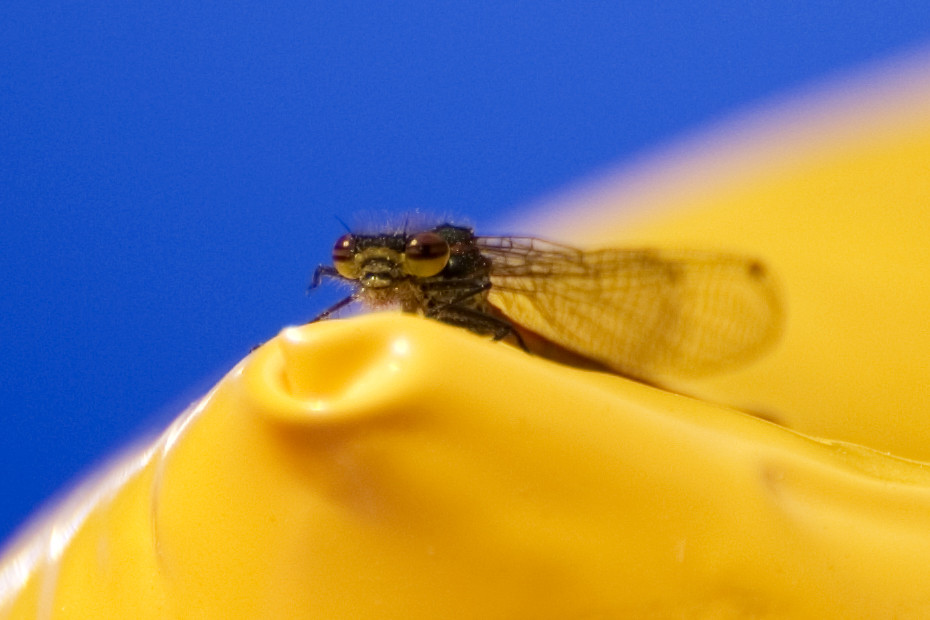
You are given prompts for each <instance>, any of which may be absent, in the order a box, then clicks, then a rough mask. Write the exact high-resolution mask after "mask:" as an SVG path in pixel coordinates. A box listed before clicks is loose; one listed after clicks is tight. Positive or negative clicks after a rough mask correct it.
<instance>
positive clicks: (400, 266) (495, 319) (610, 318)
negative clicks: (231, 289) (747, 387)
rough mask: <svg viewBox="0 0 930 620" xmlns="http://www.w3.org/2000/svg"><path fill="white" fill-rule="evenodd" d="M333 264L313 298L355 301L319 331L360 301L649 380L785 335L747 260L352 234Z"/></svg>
mask: <svg viewBox="0 0 930 620" xmlns="http://www.w3.org/2000/svg"><path fill="white" fill-rule="evenodd" d="M332 261H333V262H332V265H320V266H319V267H318V268H317V269H316V271H315V272H314V274H313V280H312V282H311V285H310V288H311V289H312V288H315V287H316V286H318V285H319V284H320V283H321V282H322V280H323V279H324V278H334V279H337V280H341V281H344V282H348V283H350V284H351V285H352V286H353V287H354V291H353V292H352V293H351V294H350V295H349V296H348V297H346V298H344V299H342V300H341V301H339V302H338V303H336V304H335V305H333V306H332V307H330V308H328V309H327V310H325V311H324V312H322V313H321V314H320V315H319V316H317V317H316V318H315V319H314V321H318V320H321V319H325V318H327V317H330V316H331V315H333V314H335V313H337V312H338V311H339V310H341V309H342V308H344V307H346V306H348V305H350V304H352V303H353V302H360V303H362V304H363V305H365V306H367V307H370V308H384V307H398V308H400V309H401V310H403V311H404V312H411V313H417V314H420V315H423V316H426V317H429V318H432V319H436V320H439V321H442V322H443V323H448V324H450V325H456V326H460V327H464V328H466V329H469V330H471V331H472V332H476V333H478V334H486V335H491V336H493V337H494V338H495V339H501V338H506V337H512V338H513V339H514V340H516V342H517V343H518V344H519V345H520V346H522V347H523V348H524V349H527V350H532V351H533V352H542V354H544V355H547V356H548V357H562V356H561V355H551V354H550V353H551V351H552V350H553V349H556V350H558V351H560V352H565V353H566V354H568V355H570V356H572V357H573V359H580V360H583V361H587V362H589V363H588V364H581V365H591V366H595V367H603V368H607V369H610V370H612V371H614V372H617V373H620V374H623V375H627V376H632V377H638V378H646V379H647V378H650V377H656V376H678V377H686V376H696V375H703V374H708V373H712V372H716V371H719V370H724V369H727V368H730V367H735V366H738V365H741V364H743V363H745V362H747V361H749V360H751V359H752V358H754V357H756V356H758V355H759V354H760V353H761V352H762V351H764V350H765V349H766V348H767V347H768V345H769V344H771V343H772V342H773V341H774V340H775V338H776V336H777V335H778V333H779V331H780V325H781V306H780V301H779V296H778V293H777V289H776V286H775V284H774V282H773V281H772V278H771V276H770V275H769V273H768V271H767V269H766V268H765V266H764V265H763V264H762V263H761V262H759V261H758V260H755V259H752V258H748V257H744V256H739V255H730V254H724V253H715V252H695V251H666V250H656V249H604V250H592V251H584V250H579V249H575V248H572V247H569V246H566V245H561V244H558V243H553V242H550V241H544V240H542V239H537V238H534V237H515V236H500V237H491V236H488V237H486V236H476V235H475V234H474V232H473V230H472V229H471V228H467V227H464V226H456V225H453V224H442V225H440V226H435V227H432V228H427V229H423V230H417V231H412V232H408V231H407V230H400V231H393V232H384V233H379V234H358V235H356V234H351V233H349V234H345V235H343V236H341V237H340V238H339V239H338V240H337V241H336V244H335V246H334V247H333V254H332ZM526 343H531V344H532V348H530V347H527V344H526Z"/></svg>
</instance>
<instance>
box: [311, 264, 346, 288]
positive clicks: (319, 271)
mask: <svg viewBox="0 0 930 620" xmlns="http://www.w3.org/2000/svg"><path fill="white" fill-rule="evenodd" d="M323 278H342V276H341V275H340V274H339V272H338V271H336V268H335V267H333V266H332V265H320V266H318V267H317V268H316V269H315V270H314V272H313V278H311V280H310V286H308V287H307V292H308V293H309V292H310V291H312V290H313V289H315V288H316V287H318V286H319V285H320V284H321V283H322V282H323Z"/></svg>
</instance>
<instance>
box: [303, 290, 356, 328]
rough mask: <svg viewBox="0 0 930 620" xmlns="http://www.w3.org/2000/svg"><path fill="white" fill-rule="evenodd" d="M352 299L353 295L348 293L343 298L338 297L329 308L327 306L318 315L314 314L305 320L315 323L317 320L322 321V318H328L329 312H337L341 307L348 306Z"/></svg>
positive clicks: (353, 299) (353, 298)
mask: <svg viewBox="0 0 930 620" xmlns="http://www.w3.org/2000/svg"><path fill="white" fill-rule="evenodd" d="M353 301H355V295H349V296H348V297H346V298H345V299H340V300H339V301H337V302H336V303H334V304H333V305H332V306H330V307H329V308H327V309H326V310H324V311H323V312H321V313H319V314H318V315H316V316H315V317H314V318H312V319H310V320H309V321H307V322H308V323H316V322H317V321H322V320H323V319H325V318H328V317H329V316H330V315H331V314H333V313H334V312H338V311H339V310H341V309H342V308H345V307H346V306H348V305H349V304H350V303H352V302H353Z"/></svg>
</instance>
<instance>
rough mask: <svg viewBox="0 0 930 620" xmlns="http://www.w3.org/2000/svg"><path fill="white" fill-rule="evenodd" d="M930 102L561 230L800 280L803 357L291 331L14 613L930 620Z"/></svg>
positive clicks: (423, 325)
mask: <svg viewBox="0 0 930 620" xmlns="http://www.w3.org/2000/svg"><path fill="white" fill-rule="evenodd" d="M921 80H922V81H921ZM906 84H907V88H908V89H909V90H908V92H909V93H910V94H913V92H914V90H915V89H916V90H920V89H921V88H923V90H921V91H920V93H921V96H920V97H916V96H915V97H913V98H908V97H903V96H900V92H899V91H898V90H894V89H893V88H892V87H891V86H889V87H888V90H889V92H886V94H885V96H886V98H885V99H883V100H882V106H883V107H882V106H877V105H868V106H865V111H863V112H861V113H860V115H859V116H856V115H855V114H852V116H851V117H850V118H845V119H844V117H843V115H842V114H840V113H836V114H833V115H826V117H825V120H822V122H808V121H809V120H810V119H807V118H806V117H805V118H801V119H800V121H799V120H798V119H794V120H793V121H792V122H793V123H794V124H792V122H788V120H792V119H788V120H784V119H782V121H780V125H779V127H780V128H781V130H780V131H778V132H774V131H770V132H769V133H768V134H766V133H765V132H764V131H761V130H759V131H756V129H753V131H756V133H753V131H749V132H748V134H749V138H747V139H746V144H754V148H755V150H754V151H752V152H758V151H760V150H765V151H766V152H768V150H769V149H767V147H768V146H769V143H768V142H765V141H764V140H763V137H765V136H766V135H768V136H769V139H771V140H772V142H771V146H772V149H770V150H773V151H775V155H780V157H777V156H775V155H771V154H769V155H767V156H765V157H761V158H759V159H758V161H753V160H751V158H749V157H748V156H747V155H746V152H747V151H745V150H743V151H741V150H740V149H744V148H749V147H745V145H740V144H724V145H723V146H721V145H720V144H718V145H717V146H716V147H715V148H716V150H715V149H714V148H708V149H704V150H702V149H701V148H699V147H700V145H698V146H697V147H693V149H694V150H693V151H692V153H696V154H694V155H693V156H692V157H691V159H688V158H684V159H681V160H676V161H674V162H664V163H660V164H659V165H658V166H657V167H656V168H655V169H653V170H652V171H651V172H650V174H653V175H658V176H655V177H654V178H651V179H649V180H648V181H649V182H648V183H646V185H648V186H650V187H654V188H656V189H654V190H650V191H649V192H640V193H638V194H637V193H636V191H634V190H636V187H637V184H636V182H635V181H636V180H635V179H634V180H633V181H634V182H628V183H626V184H625V185H624V184H621V186H620V187H621V188H626V189H621V190H616V189H614V190H610V191H606V190H605V191H603V192H602V193H601V194H599V195H597V196H594V197H592V196H591V195H588V196H585V197H583V199H582V198H576V199H575V200H576V202H575V203H573V202H572V200H566V201H565V202H563V203H562V204H563V205H582V204H583V205H585V206H586V208H589V209H593V208H599V209H603V210H602V211H600V215H599V216H598V218H599V219H597V220H596V221H595V223H596V224H598V226H597V229H596V230H594V229H593V225H592V230H590V231H589V232H588V233H586V234H585V233H584V231H582V230H580V229H581V228H583V223H584V222H585V221H587V219H586V218H579V216H578V214H577V212H573V213H571V214H569V215H570V219H571V220H572V221H574V222H576V224H577V223H578V222H579V221H581V223H580V224H578V225H576V228H577V229H579V230H577V231H576V233H573V234H572V236H571V237H569V236H567V234H568V233H566V232H565V231H566V230H567V228H566V227H565V226H562V227H561V230H562V232H563V234H561V235H557V236H556V237H557V238H558V239H559V240H564V241H574V240H577V239H581V238H585V236H586V237H587V238H588V239H590V240H591V241H592V242H597V243H599V244H601V245H604V244H610V245H614V244H616V243H617V242H618V241H620V240H631V241H633V242H637V243H639V242H645V243H648V244H650V245H651V244H657V245H663V246H667V245H669V244H672V245H679V244H680V245H687V246H693V247H704V248H710V249H715V248H719V249H727V250H738V251H748V252H752V253H754V254H757V255H759V256H760V257H761V258H763V259H764V260H765V261H766V262H767V263H768V264H769V265H770V266H771V268H772V269H773V270H774V271H775V272H776V273H778V274H779V275H780V279H781V280H782V283H783V288H784V290H785V298H786V306H787V308H788V313H789V315H788V316H789V321H788V324H787V329H786V332H785V336H784V339H783V341H782V343H781V344H780V346H779V347H778V348H776V349H775V351H774V352H773V353H772V354H771V355H770V356H769V357H768V358H766V359H765V360H763V361H761V362H759V363H757V364H754V365H753V366H751V367H748V368H746V369H745V370H742V371H740V372H736V373H732V374H729V375H726V376H722V377H719V378H712V379H709V380H706V381H702V382H700V383H697V382H694V383H689V384H682V385H681V386H679V387H681V389H682V390H686V391H688V392H689V393H699V394H702V395H704V396H706V398H707V400H706V401H702V400H698V399H694V398H689V397H685V396H680V395H677V394H672V393H668V392H665V391H662V390H659V389H656V388H653V387H649V386H645V385H642V384H638V383H635V382H632V381H629V380H626V379H623V378H620V377H616V376H612V375H606V374H599V373H595V372H588V371H582V370H576V369H572V368H568V367H564V366H560V365H557V364H555V363H552V362H548V361H546V360H542V359H539V358H533V357H530V356H528V355H526V354H525V353H523V352H522V351H519V350H517V349H514V348H512V347H509V346H507V345H505V344H503V343H494V342H489V341H488V340H487V339H484V338H480V337H478V336H474V335H472V334H469V333H467V332H465V331H462V330H459V329H454V328H450V327H447V326H444V325H441V324H438V323H435V322H431V321H427V320H423V319H417V318H414V317H407V316H401V315H395V314H380V315H370V316H365V317H360V318H357V319H352V320H346V321H328V322H323V323H318V324H314V325H309V326H305V327H301V328H292V329H288V330H285V331H284V332H282V334H281V336H280V337H278V338H276V339H274V340H272V341H270V342H269V343H267V344H266V345H264V346H263V347H261V348H260V349H258V350H257V351H255V352H254V353H253V354H252V355H250V356H249V357H248V358H246V359H245V360H243V362H242V363H241V364H240V365H239V366H237V367H236V368H235V369H234V370H233V371H231V372H230V374H229V375H228V376H227V377H226V378H225V379H224V380H223V381H222V382H221V383H220V384H219V385H218V386H217V387H216V388H215V389H214V390H213V391H212V392H211V393H210V394H209V395H208V396H207V397H206V398H205V399H204V400H203V401H201V402H200V403H199V404H198V406H197V407H195V408H193V409H191V410H190V411H188V412H187V413H185V414H184V415H183V416H182V417H181V418H179V419H178V420H177V421H176V422H175V423H174V424H173V425H172V427H171V428H169V429H168V430H167V431H166V432H165V433H164V434H163V435H162V436H161V437H160V438H159V439H158V440H157V441H155V442H154V443H153V444H151V445H148V446H143V447H142V448H139V449H137V450H135V451H133V452H131V453H129V454H127V455H126V456H124V457H123V458H121V459H120V460H119V461H118V462H117V463H116V464H114V465H113V466H112V467H110V468H109V469H108V470H107V471H106V472H105V473H104V474H102V475H101V477H100V478H98V479H96V480H94V481H91V482H89V483H88V484H87V485H86V486H85V487H84V488H82V489H80V490H79V491H78V492H77V493H76V494H75V495H74V496H72V498H71V499H70V500H69V501H68V502H66V504H65V505H63V506H62V508H61V509H60V510H59V511H58V512H57V513H56V514H55V515H52V516H50V517H48V518H47V520H45V521H42V522H38V523H37V524H35V525H34V528H33V531H31V532H29V533H27V534H25V535H24V536H23V537H22V538H21V539H20V540H19V541H18V542H17V543H16V544H15V545H14V546H13V547H12V548H10V549H9V550H8V551H7V554H6V556H5V558H4V560H3V563H2V564H0V617H9V618H34V617H42V618H45V617H62V618H64V617H67V618H83V617H86V618H123V617H126V618H139V619H143V618H164V617H168V618H304V617H305V618H405V619H413V618H554V619H555V618H557V619H562V618H627V617H646V618H652V617H659V618H731V617H752V618H786V617H790V618H857V617H861V618H886V617H887V618H891V617H894V618H923V617H930V588H928V587H927V583H926V582H927V579H926V573H927V568H926V566H927V558H928V557H930V467H928V466H927V465H925V464H923V463H920V462H917V461H909V460H905V459H902V458H898V457H897V456H892V455H889V454H887V453H885V452H893V453H894V454H896V455H899V456H908V457H911V458H914V459H924V460H930V454H928V451H930V448H928V446H930V442H928V441H927V439H928V434H930V433H928V431H927V428H928V424H927V422H926V418H927V415H926V407H925V405H924V403H923V401H924V400H925V399H924V398H923V395H924V394H926V393H927V391H926V388H925V386H926V384H927V378H928V374H930V373H928V372H927V370H928V369H927V364H926V359H927V354H926V352H927V351H928V350H930V335H928V329H927V327H926V325H927V324H928V321H927V318H928V316H927V315H928V312H927V310H926V309H925V308H927V306H928V303H927V302H928V297H930V277H928V274H927V272H928V268H927V265H928V264H930V262H928V261H930V242H928V238H930V237H928V235H927V233H928V232H930V231H928V228H930V227H928V222H930V218H928V215H927V213H926V207H925V205H926V204H927V199H928V198H930V189H928V188H930V185H928V183H930V182H928V181H927V179H928V178H930V176H928V172H930V115H926V114H925V113H924V114H918V113H917V112H916V109H917V107H918V106H916V105H913V106H911V105H910V103H909V102H910V101H912V100H913V101H923V102H925V101H927V100H928V99H927V96H928V95H930V79H928V77H927V74H926V72H924V73H921V74H919V75H917V76H916V77H913V76H912V77H911V78H910V79H909V80H908V81H907V82H906ZM892 86H893V85H892ZM860 100H861V98H860ZM842 103H843V102H842V101H840V102H837V101H832V103H831V104H830V105H832V106H833V107H832V108H830V106H827V109H834V110H836V109H837V108H838V107H841V104H842ZM924 108H925V106H924ZM836 119H839V120H838V121H837V122H839V121H843V123H841V125H838V126H837V128H836V129H835V130H833V129H831V127H832V126H831V125H830V122H833V121H834V120H836ZM851 119H852V120H851ZM815 120H816V119H815ZM853 120H855V121H856V122H852V121H853ZM802 121H803V122H802ZM828 121H829V122H828ZM769 122H770V123H771V122H773V121H771V119H769ZM805 122H807V125H805ZM805 126H806V127H807V128H808V131H802V130H801V129H803V128H804V127H805ZM799 127H800V129H799ZM843 127H845V130H844V129H842V128H843ZM750 150H751V149H750ZM728 157H729V158H730V159H728ZM773 158H774V159H773ZM728 162H729V163H732V164H733V167H732V168H730V167H728ZM663 166H664V169H665V170H666V173H665V174H666V175H667V180H668V182H667V183H661V178H662V175H661V174H660V173H658V172H656V170H661V169H663ZM701 166H704V167H705V168H706V167H707V166H710V167H711V168H713V170H711V171H710V172H708V173H706V174H702V173H700V170H701V169H702V168H701ZM714 170H717V171H718V172H720V171H724V172H729V171H732V170H737V172H738V174H736V176H735V177H731V178H728V174H724V172H720V174H718V177H719V178H721V179H722V180H721V181H719V182H717V183H709V182H707V179H708V178H710V176H709V175H710V173H712V172H713V171H714ZM695 171H697V172H695ZM645 176H649V175H648V174H645ZM682 179H684V181H681V180H682ZM674 180H678V181H679V183H677V184H676V183H673V182H672V181H674ZM628 181H629V179H628ZM656 183H658V185H656ZM630 188H632V189H630ZM605 196H608V197H609V198H605ZM621 204H632V205H634V206H641V205H652V206H661V207H663V208H664V209H665V211H664V214H663V215H661V216H655V215H653V217H654V218H655V219H654V220H652V221H651V222H645V221H641V222H636V221H633V220H632V219H631V218H630V217H627V216H623V217H616V218H614V217H613V216H612V214H616V213H617V205H621ZM679 206H681V207H685V206H687V207H689V210H687V211H678V210H676V209H675V208H677V207H679ZM673 207H675V208H673ZM691 209H694V210H693V211H692V210H691ZM563 217H564V209H563ZM621 224H622V228H619V229H618V227H620V226H621ZM618 230H619V232H618ZM492 232H500V231H492ZM520 232H529V231H520ZM717 403H729V404H733V405H737V406H739V407H741V408H745V409H748V410H752V411H758V412H760V413H764V414H765V415H769V416H771V417H772V418H774V419H776V420H778V421H779V422H781V423H782V425H779V424H773V423H770V422H766V421H764V420H762V419H760V418H757V417H753V416H750V415H747V414H744V413H740V412H739V411H737V410H735V409H731V408H728V407H726V406H724V405H723V404H717ZM788 427H790V428H788ZM797 430H801V431H803V432H804V433H805V434H801V433H799V432H797ZM814 437H819V439H818V438H814ZM837 439H844V440H848V441H855V442H856V443H858V444H860V445H854V444H852V443H842V442H838V441H836V440H837ZM864 446H871V447H873V448H878V450H881V451H877V450H872V449H871V448H870V447H864ZM883 451H884V452H883Z"/></svg>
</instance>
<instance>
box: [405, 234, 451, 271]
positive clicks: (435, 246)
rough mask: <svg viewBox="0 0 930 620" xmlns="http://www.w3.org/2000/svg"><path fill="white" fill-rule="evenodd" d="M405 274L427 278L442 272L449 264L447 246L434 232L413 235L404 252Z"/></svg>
mask: <svg viewBox="0 0 930 620" xmlns="http://www.w3.org/2000/svg"><path fill="white" fill-rule="evenodd" d="M404 256H405V258H406V260H405V261H404V266H405V268H406V270H407V273H409V274H410V275H413V276H417V277H419V278H428V277H430V276H434V275H436V274H437V273H439V272H440V271H442V270H443V269H444V268H445V266H446V263H448V262H449V244H448V243H446V240H445V239H443V238H442V237H440V236H439V235H437V234H436V233H434V232H421V233H417V234H415V235H414V236H413V237H411V238H410V240H409V241H407V248H406V249H405V250H404Z"/></svg>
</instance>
